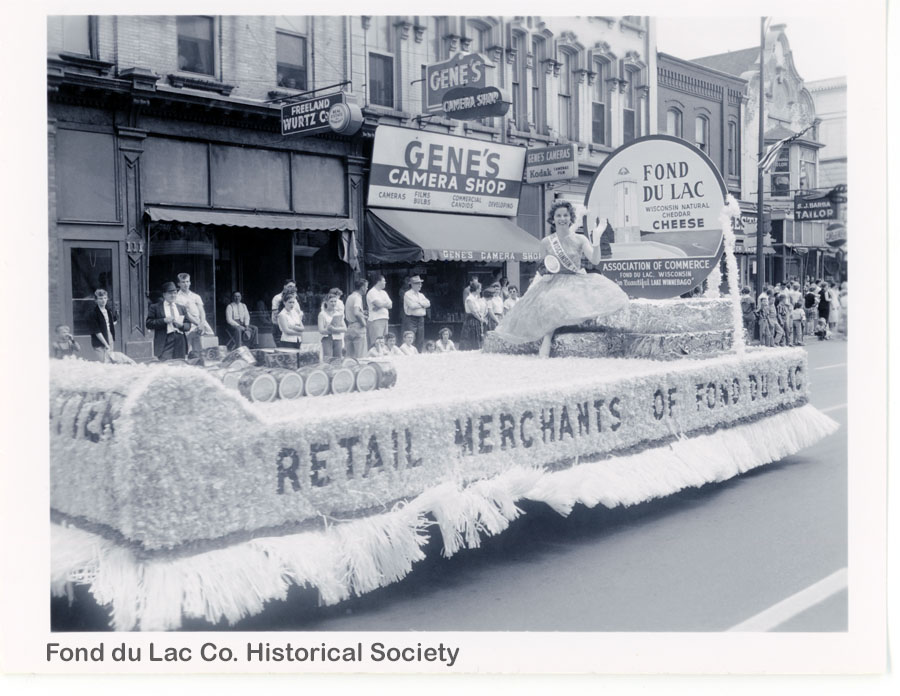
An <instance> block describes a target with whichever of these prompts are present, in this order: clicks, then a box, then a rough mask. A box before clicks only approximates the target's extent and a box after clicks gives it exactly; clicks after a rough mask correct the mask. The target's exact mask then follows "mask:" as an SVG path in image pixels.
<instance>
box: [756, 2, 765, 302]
mask: <svg viewBox="0 0 900 696" xmlns="http://www.w3.org/2000/svg"><path fill="white" fill-rule="evenodd" d="M765 53H766V18H765V17H760V19H759V155H758V156H757V159H756V163H757V166H756V296H757V297H759V296H760V295H761V294H762V291H763V287H764V285H765V276H766V274H765V266H764V264H765V256H764V255H763V238H764V237H765V233H764V230H765V221H766V215H765V212H764V208H763V206H764V204H765V200H764V198H765V196H764V195H763V170H762V168H761V167H760V166H759V163H760V161H762V158H763V154H764V153H765V151H766V142H765V123H766V84H765V80H764V70H765V60H766V55H765Z"/></svg>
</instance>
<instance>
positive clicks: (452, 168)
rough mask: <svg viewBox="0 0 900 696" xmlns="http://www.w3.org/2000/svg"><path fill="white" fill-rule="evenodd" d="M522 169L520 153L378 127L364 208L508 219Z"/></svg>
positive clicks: (438, 135)
mask: <svg viewBox="0 0 900 696" xmlns="http://www.w3.org/2000/svg"><path fill="white" fill-rule="evenodd" d="M524 164H525V148H521V147H514V146H512V145H501V144H499V143H493V142H488V141H482V140H473V139H472V138H461V137H458V136H455V135H445V134H443V133H431V132H428V131H420V130H417V129H413V128H397V127H395V126H378V129H377V130H376V131H375V146H374V148H373V150H372V168H371V173H370V175H369V197H368V205H370V206H372V207H376V208H405V209H407V210H430V211H433V212H444V213H471V214H477V215H500V216H503V217H512V216H514V215H516V214H517V212H518V209H519V191H520V190H521V187H522V168H523V166H524Z"/></svg>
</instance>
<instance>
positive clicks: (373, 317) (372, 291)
mask: <svg viewBox="0 0 900 696" xmlns="http://www.w3.org/2000/svg"><path fill="white" fill-rule="evenodd" d="M386 285H387V280H385V277H384V276H383V275H382V274H381V273H376V274H374V275H373V276H372V283H371V288H369V292H367V293H366V303H367V304H368V306H369V345H371V346H374V345H375V339H377V338H380V337H384V335H385V334H386V333H387V328H388V318H389V316H390V310H391V307H393V306H394V303H393V302H392V301H391V298H390V296H389V295H388V294H387V292H386V291H385V289H384V287H385V286H386Z"/></svg>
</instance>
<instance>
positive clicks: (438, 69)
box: [423, 53, 486, 118]
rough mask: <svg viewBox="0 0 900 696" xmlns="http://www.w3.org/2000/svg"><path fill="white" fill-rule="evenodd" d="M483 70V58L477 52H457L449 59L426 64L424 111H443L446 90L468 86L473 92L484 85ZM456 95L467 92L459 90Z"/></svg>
mask: <svg viewBox="0 0 900 696" xmlns="http://www.w3.org/2000/svg"><path fill="white" fill-rule="evenodd" d="M485 72H486V67H485V60H484V58H482V57H481V56H480V55H479V54H478V53H457V54H456V55H455V56H453V57H452V58H451V59H450V60H445V61H442V62H440V63H432V64H431V65H426V66H425V84H424V87H423V89H424V95H423V96H424V103H425V112H426V113H429V114H436V113H444V112H445V108H444V101H445V100H447V93H448V92H451V91H454V90H458V89H460V88H470V89H471V90H472V93H473V94H474V93H475V90H478V89H479V88H483V87H485V86H486V83H485ZM458 95H459V96H460V97H461V96H468V92H459V93H458ZM452 96H453V95H451V97H452ZM451 101H452V100H451ZM448 115H449V116H451V117H452V118H459V117H457V116H453V115H452V114H449V113H448Z"/></svg>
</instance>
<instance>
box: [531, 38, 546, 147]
mask: <svg viewBox="0 0 900 696" xmlns="http://www.w3.org/2000/svg"><path fill="white" fill-rule="evenodd" d="M531 53H532V56H533V60H532V61H531V77H532V80H531V114H532V118H533V119H534V127H535V129H536V130H537V132H538V133H544V132H545V130H546V127H547V122H546V120H545V119H544V94H545V81H544V78H545V75H544V59H545V58H546V57H547V55H546V42H545V41H544V39H542V38H538V37H533V38H532V39H531Z"/></svg>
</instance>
